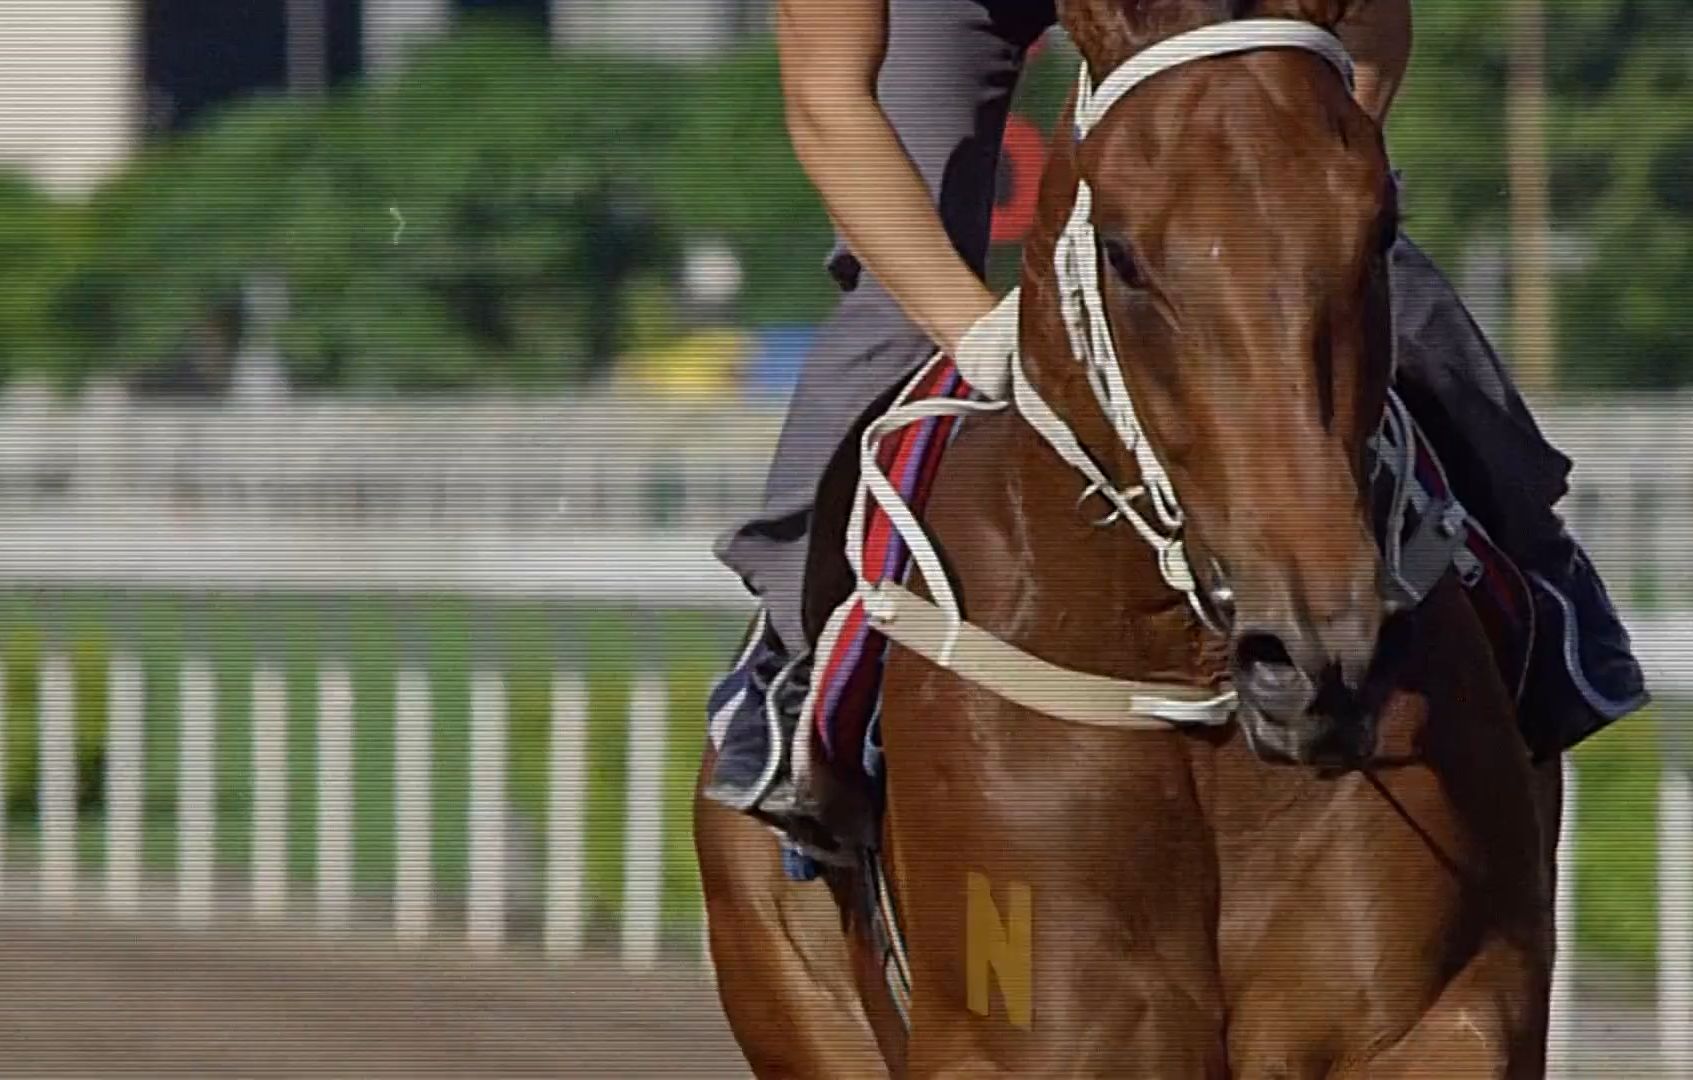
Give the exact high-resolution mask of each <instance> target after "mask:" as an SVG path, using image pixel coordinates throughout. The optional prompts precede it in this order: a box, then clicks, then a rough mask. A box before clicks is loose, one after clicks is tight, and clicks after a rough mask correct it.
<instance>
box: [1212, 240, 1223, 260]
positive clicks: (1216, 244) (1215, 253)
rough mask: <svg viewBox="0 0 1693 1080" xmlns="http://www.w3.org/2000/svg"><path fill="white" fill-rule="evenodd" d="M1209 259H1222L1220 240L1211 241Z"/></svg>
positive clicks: (1221, 243)
mask: <svg viewBox="0 0 1693 1080" xmlns="http://www.w3.org/2000/svg"><path fill="white" fill-rule="evenodd" d="M1211 257H1212V258H1213V259H1220V258H1222V257H1223V242H1222V241H1221V240H1213V241H1212V242H1211Z"/></svg>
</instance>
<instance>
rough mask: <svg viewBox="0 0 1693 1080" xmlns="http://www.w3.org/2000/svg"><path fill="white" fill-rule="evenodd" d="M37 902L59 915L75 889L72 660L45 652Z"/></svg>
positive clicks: (42, 694)
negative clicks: (39, 861) (38, 898)
mask: <svg viewBox="0 0 1693 1080" xmlns="http://www.w3.org/2000/svg"><path fill="white" fill-rule="evenodd" d="M40 717H41V719H40V725H41V728H40V730H41V739H40V741H41V780H40V791H41V902H42V904H43V906H45V907H46V908H48V909H49V910H51V911H56V912H57V911H63V910H66V909H68V908H69V907H70V906H71V904H72V903H73V902H74V898H73V895H72V894H73V893H74V892H75V889H76V707H75V700H74V697H73V694H72V692H71V666H70V661H69V660H68V659H66V657H65V656H64V655H63V654H61V653H57V652H54V653H49V654H48V657H47V661H46V664H45V665H44V666H43V670H42V673H41V706H40Z"/></svg>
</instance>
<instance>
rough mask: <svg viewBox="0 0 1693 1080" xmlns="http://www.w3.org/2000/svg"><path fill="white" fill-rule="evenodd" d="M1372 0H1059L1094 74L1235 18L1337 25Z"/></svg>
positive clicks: (1064, 18) (1072, 36)
mask: <svg viewBox="0 0 1693 1080" xmlns="http://www.w3.org/2000/svg"><path fill="white" fill-rule="evenodd" d="M1368 2H1369V0H1059V3H1058V17H1059V21H1060V22H1061V23H1063V25H1064V29H1065V31H1066V32H1067V33H1068V34H1069V35H1070V40H1072V41H1074V42H1075V43H1076V46H1077V48H1078V49H1079V50H1080V51H1081V53H1082V55H1083V57H1084V58H1086V60H1087V62H1088V65H1089V66H1090V67H1091V68H1093V70H1094V74H1095V76H1096V77H1097V76H1099V75H1102V74H1103V73H1104V72H1105V71H1107V70H1109V69H1111V68H1113V67H1116V66H1117V65H1118V64H1121V63H1122V62H1123V61H1124V60H1127V59H1128V58H1129V57H1131V56H1133V55H1134V54H1135V53H1137V52H1140V51H1141V50H1142V49H1144V48H1146V47H1147V46H1149V45H1154V44H1156V43H1158V42H1160V41H1162V40H1164V39H1165V38H1168V37H1173V36H1175V35H1176V34H1180V33H1184V32H1186V31H1188V30H1193V29H1196V28H1198V27H1201V26H1208V25H1210V24H1211V23H1219V22H1229V21H1231V20H1234V19H1302V20H1304V21H1306V22H1311V23H1316V24H1317V25H1318V26H1324V27H1328V28H1329V29H1331V30H1332V29H1333V28H1334V27H1335V25H1336V24H1338V23H1339V22H1340V20H1341V19H1342V17H1344V16H1345V15H1346V14H1347V12H1348V11H1349V10H1350V9H1351V8H1353V7H1355V6H1357V5H1358V4H1359V3H1368Z"/></svg>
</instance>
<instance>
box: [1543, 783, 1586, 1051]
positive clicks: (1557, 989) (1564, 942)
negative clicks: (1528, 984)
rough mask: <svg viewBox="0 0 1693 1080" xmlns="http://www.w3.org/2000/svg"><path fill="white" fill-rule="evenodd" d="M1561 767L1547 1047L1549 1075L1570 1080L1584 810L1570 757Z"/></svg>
mask: <svg viewBox="0 0 1693 1080" xmlns="http://www.w3.org/2000/svg"><path fill="white" fill-rule="evenodd" d="M1560 768H1562V770H1563V774H1564V805H1563V813H1562V814H1561V815H1560V820H1559V825H1558V856H1557V892H1556V894H1555V895H1554V896H1553V919H1554V925H1555V927H1556V935H1557V936H1556V942H1557V944H1556V949H1557V952H1556V956H1555V958H1554V962H1553V967H1552V1001H1551V1020H1550V1028H1551V1030H1550V1032H1549V1033H1548V1038H1547V1048H1546V1051H1547V1053H1546V1057H1547V1061H1546V1075H1547V1076H1548V1077H1551V1078H1552V1080H1568V1078H1571V1077H1573V1076H1574V1075H1575V1074H1574V1072H1573V1066H1572V1063H1571V1059H1572V1057H1573V1053H1572V1051H1573V1048H1574V1044H1575V1040H1574V1033H1575V975H1576V929H1577V919H1576V855H1577V852H1576V831H1577V830H1576V815H1577V814H1578V813H1579V811H1580V808H1581V803H1580V799H1579V795H1580V783H1579V780H1580V774H1579V772H1578V771H1577V770H1576V767H1575V762H1574V761H1572V760H1571V759H1570V757H1569V756H1568V755H1565V756H1564V758H1563V761H1562V763H1561V765H1560Z"/></svg>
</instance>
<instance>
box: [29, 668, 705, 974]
mask: <svg viewBox="0 0 1693 1080" xmlns="http://www.w3.org/2000/svg"><path fill="white" fill-rule="evenodd" d="M107 685H108V687H109V690H108V700H107V703H106V715H107V717H108V719H107V725H108V726H107V733H106V739H105V746H106V755H107V756H106V767H105V788H104V792H103V800H102V802H103V807H102V814H101V817H102V818H103V822H102V823H101V825H102V828H101V831H102V833H103V836H102V837H101V838H100V839H99V841H98V845H97V846H98V848H99V850H100V851H101V853H102V857H100V858H97V859H96V860H94V864H93V865H92V866H90V865H88V864H87V863H85V862H84V860H83V858H82V856H83V855H84V854H86V852H87V848H88V846H89V845H87V844H86V843H79V821H78V804H79V801H80V800H79V792H78V783H77V779H78V773H79V760H78V750H77V742H76V735H75V732H76V730H77V717H76V716H75V713H74V708H73V693H72V673H71V667H70V665H69V663H68V662H67V660H66V659H65V658H64V657H63V656H62V655H54V656H49V657H47V658H46V659H45V660H44V662H43V665H42V670H41V673H40V682H39V699H38V700H39V739H38V740H37V742H38V746H39V755H40V761H39V769H38V774H37V775H38V778H39V779H38V789H37V790H38V799H39V803H38V811H37V812H38V820H39V823H40V828H39V839H38V841H37V845H38V850H37V851H36V852H35V854H34V857H33V858H30V857H28V856H26V855H23V854H21V853H20V852H19V851H18V850H17V847H18V846H19V845H18V843H17V838H16V837H12V838H11V839H12V844H11V845H10V847H11V851H10V852H9V853H7V854H6V856H5V858H4V859H3V861H4V863H5V865H6V866H7V871H8V876H13V877H16V876H17V875H18V874H19V873H20V872H22V873H23V874H25V875H26V876H27V878H30V879H33V883H34V890H35V892H36V899H37V902H38V903H39V904H40V906H41V907H42V908H43V909H44V910H46V911H49V912H53V913H61V914H64V913H69V912H71V911H73V910H74V909H76V908H77V907H78V906H79V905H83V904H87V903H90V902H91V900H92V901H94V902H97V903H99V904H100V905H102V906H103V907H104V908H105V909H106V910H108V911H109V912H111V913H114V914H119V915H142V914H151V915H161V914H163V915H169V916H170V917H172V918H174V919H175V920H176V921H177V922H179V923H181V924H183V925H185V926H193V927H198V926H205V925H207V924H209V923H211V922H212V921H213V920H214V919H215V918H217V917H220V916H222V917H229V916H236V915H242V914H245V915H247V916H249V917H253V918H257V919H261V920H284V919H285V920H297V919H299V918H301V917H305V918H306V919H308V920H309V921H311V922H314V923H316V924H317V925H319V926H322V927H324V928H326V929H332V930H343V929H347V928H349V927H351V926H353V925H355V924H357V925H359V926H362V927H364V928H366V929H369V928H371V927H372V926H373V925H380V926H382V927H385V928H386V930H387V932H389V933H391V934H392V935H393V936H394V937H395V938H396V939H398V940H399V941H401V942H406V943H415V942H419V941H422V940H424V939H427V938H430V937H434V936H439V935H440V934H442V933H444V932H445V931H443V929H442V928H441V926H440V923H439V920H440V917H441V911H442V909H443V904H444V903H445V900H444V898H443V896H442V895H441V894H440V887H439V883H438V879H437V876H436V874H435V869H434V866H433V862H434V853H435V851H436V846H435V838H434V837H433V835H432V828H431V823H432V821H433V819H434V813H433V807H434V799H433V794H432V791H431V787H432V781H433V776H434V772H435V766H436V764H437V750H436V749H435V748H434V747H433V746H432V745H431V743H432V733H433V731H434V730H435V728H436V723H435V721H436V718H435V716H434V715H433V714H432V708H431V695H430V687H429V685H428V680H427V677H426V676H424V675H423V674H422V673H420V672H418V671H415V670H403V671H401V672H400V673H399V674H398V678H397V679H396V681H395V696H394V701H393V716H394V728H393V750H392V755H391V758H390V759H389V763H390V764H391V768H392V777H393V780H392V783H393V790H392V797H393V803H392V805H393V814H394V820H393V835H394V838H395V845H394V850H393V852H392V856H393V865H394V872H393V875H392V878H391V880H390V881H389V882H388V883H387V885H386V887H385V888H381V889H379V890H378V892H380V893H386V894H387V895H385V896H383V895H376V896H372V895H371V894H370V891H369V890H362V891H361V890H360V889H359V888H357V887H356V886H355V867H354V859H353V841H354V833H355V827H354V820H355V804H354V783H353V776H354V770H355V766H356V765H357V764H361V763H359V762H357V761H356V760H355V758H356V751H355V744H354V738H353V726H354V719H353V691H352V685H351V682H350V679H349V675H348V672H347V669H346V668H345V666H342V665H330V666H325V667H324V668H322V669H321V670H320V671H319V672H318V675H317V686H316V701H317V710H316V712H317V715H316V721H315V726H314V729H313V733H312V741H313V744H314V746H315V751H314V756H315V760H314V762H313V769H312V787H313V790H314V797H313V801H314V802H315V814H314V816H313V820H314V825H313V829H312V832H313V836H314V847H315V856H314V860H313V866H312V872H311V877H312V878H313V879H314V880H313V882H312V889H311V891H310V893H309V894H305V893H302V892H300V891H299V890H298V889H297V888H296V887H295V886H296V885H297V884H298V883H297V882H291V881H290V880H289V860H288V857H287V848H288V843H289V831H290V827H291V823H292V822H293V820H294V819H293V818H291V816H290V808H289V806H288V787H289V785H288V783H287V778H288V775H289V769H288V765H289V754H290V747H289V723H288V716H287V706H286V702H285V697H284V689H283V680H282V677H281V675H280V673H279V672H278V671H276V670H275V669H273V668H269V667H261V668H259V669H258V670H256V671H255V672H254V677H253V679H252V704H251V710H252V711H251V717H252V721H251V732H250V736H251V738H250V746H251V750H250V760H249V762H248V763H247V768H248V770H250V771H249V773H248V777H247V778H248V779H250V783H251V803H250V808H251V813H250V816H249V820H248V821H247V823H246V831H247V834H248V835H247V837H246V839H247V840H248V842H249V844H250V851H251V855H250V857H249V860H248V862H247V865H246V866H245V867H244V868H238V867H237V868H232V867H230V866H228V865H221V864H220V860H219V857H218V856H219V845H218V842H217V837H218V834H219V828H220V822H219V819H218V800H217V791H218V781H219V777H218V775H217V764H218V762H219V761H220V760H227V758H224V757H220V752H219V747H218V746H217V745H216V733H217V732H218V731H219V730H220V728H222V727H223V725H222V724H220V717H219V716H218V715H217V709H216V701H217V694H216V692H215V687H214V680H213V673H212V669H211V668H210V667H209V666H208V664H207V663H206V662H204V661H203V660H199V659H189V660H186V661H185V662H184V664H183V668H182V671H181V675H180V680H179V686H180V693H179V695H178V701H177V702H176V710H175V711H176V715H177V716H178V717H179V720H178V731H177V736H178V738H177V746H178V752H177V753H178V756H177V763H176V764H177V771H176V791H175V807H174V821H173V823H172V828H171V833H172V835H173V837H174V841H175V847H176V858H175V860H174V867H172V868H170V869H168V870H161V869H160V868H157V867H151V868H150V867H148V866H147V865H146V862H145V860H144V859H143V840H144V829H143V824H144V813H143V797H144V796H143V785H142V781H141V777H142V774H143V772H144V766H143V763H142V747H143V742H144V739H143V735H144V732H143V719H142V694H143V685H142V678H141V669H140V667H139V665H138V664H137V663H136V661H135V660H134V659H133V657H129V656H121V655H120V656H116V657H114V658H113V659H112V661H111V665H110V672H109V677H108V683H107ZM551 690H552V694H551V712H550V724H549V732H548V740H547V741H548V744H549V746H550V752H549V754H548V757H547V764H546V773H547V775H546V783H545V789H546V809H545V826H544V829H543V830H541V832H542V835H543V837H544V840H543V843H544V849H543V850H542V851H541V852H538V853H534V854H538V855H539V856H540V861H541V862H542V863H543V864H544V874H543V876H542V882H541V889H540V891H541V893H542V896H541V897H540V903H539V905H538V906H539V909H540V913H541V926H540V929H539V932H538V933H537V934H535V935H533V938H534V940H533V941H532V942H531V944H533V945H535V946H536V947H540V948H543V949H544V950H545V951H547V952H549V953H554V954H559V955H565V956H568V955H572V954H575V953H578V952H580V951H581V950H582V949H583V948H584V947H585V946H586V944H587V927H588V921H589V920H588V903H587V889H586V887H585V880H586V875H587V869H588V860H587V858H586V848H587V843H588V828H587V812H588V789H587V780H588V774H587V769H586V766H585V758H586V756H587V755H586V732H587V725H588V698H587V693H586V690H585V687H584V684H583V681H582V679H581V678H580V677H579V676H577V675H575V674H573V673H569V672H560V673H559V674H558V675H557V676H556V678H555V679H554V681H553V684H552V688H551ZM666 693H667V691H666V687H665V681H664V678H663V677H662V676H645V677H640V678H638V679H636V680H635V683H634V686H633V688H632V693H631V695H630V702H629V709H628V717H627V728H626V735H627V780H626V784H625V795H624V800H623V806H622V807H621V808H620V809H621V811H622V817H623V821H624V835H623V852H624V853H623V867H622V883H621V884H622V898H621V902H620V904H619V905H618V907H619V931H618V935H617V948H618V950H619V951H620V953H621V955H622V957H623V959H624V961H625V963H626V964H627V965H629V966H630V967H634V968H650V967H652V966H654V965H655V964H656V963H657V962H658V960H659V956H660V945H661V938H662V933H661V931H662V929H663V927H662V921H661V917H660V916H661V911H662V907H663V904H664V903H665V902H666V900H667V896H666V885H665V878H666V873H665V870H666V866H665V861H664V860H665V850H666V845H667V844H669V845H670V846H671V847H672V848H674V847H675V840H676V838H675V837H674V836H670V835H668V834H667V831H666V830H667V820H666V814H665V811H666V808H667V806H671V805H673V803H672V800H675V799H678V798H685V797H686V794H687V793H686V792H683V791H680V790H679V789H678V788H677V787H676V786H675V785H673V784H667V783H666V768H667V763H668V761H669V760H670V745H669V739H670V728H669V725H668V723H667V720H668V707H667V704H666ZM470 701H471V713H470V718H469V731H468V736H469V738H468V745H469V767H468V777H469V792H468V795H469V797H468V800H467V815H468V820H467V821H466V823H465V826H466V828H465V852H464V855H465V858H464V863H465V870H466V875H465V883H464V887H463V892H462V897H454V900H453V904H454V906H455V907H458V906H459V905H462V910H463V920H462V926H461V927H459V928H458V929H456V930H455V931H453V932H455V933H457V934H459V935H461V936H462V938H463V940H464V941H465V943H466V944H467V945H468V947H469V948H471V949H472V950H475V951H481V952H487V951H494V950H499V949H501V948H505V947H508V946H511V945H513V942H512V941H511V940H510V939H509V936H510V923H511V920H510V918H509V912H508V900H509V899H510V898H511V896H512V893H513V891H514V884H515V882H514V870H515V867H514V865H513V863H514V860H513V859H512V858H511V854H512V848H513V846H514V844H513V840H514V838H513V835H512V831H511V829H510V824H511V822H510V820H509V817H510V815H511V814H512V813H513V810H512V807H511V802H510V798H509V794H510V793H509V786H508V776H507V761H508V754H509V747H508V742H507V731H508V724H509V714H508V711H507V702H506V687H505V679H504V676H503V675H501V674H498V673H495V672H492V671H487V670H483V671H479V672H477V673H476V674H475V676H474V677H473V685H472V690H471V695H470ZM12 722H14V723H16V722H18V720H17V718H14V719H13V720H12ZM700 738H701V739H702V740H703V738H704V733H703V727H702V728H701V729H700ZM4 743H5V740H0V745H3V744H4ZM363 764H368V763H363ZM0 775H5V771H4V770H0ZM15 794H16V793H15V792H9V791H0V800H3V799H4V798H5V797H6V796H11V795H15ZM676 820H681V821H685V820H686V816H685V814H684V815H681V816H680V817H675V816H673V820H672V824H673V823H674V821H676ZM3 824H4V821H3V819H0V826H3ZM6 832H7V830H6V829H5V828H4V827H0V852H6V847H7V845H6V843H5V841H6V840H7V839H8V837H7V835H6ZM690 865H691V864H690ZM672 869H673V870H674V869H675V868H672ZM232 870H234V871H236V873H235V875H234V877H233V878H232V877H231V873H230V872H231V871H232ZM19 891H20V890H19V888H18V882H17V881H16V880H14V881H10V882H6V883H5V887H4V893H5V894H6V895H7V896H8V897H9V898H13V902H16V900H15V898H16V897H17V895H18V893H19ZM95 898H97V900H96V899H95ZM668 900H669V901H670V902H671V903H676V902H678V901H679V900H680V901H683V902H685V903H687V904H689V905H692V906H694V907H696V908H697V905H698V896H697V889H696V888H694V887H693V886H691V885H690V887H689V888H688V890H687V892H686V895H685V896H682V897H676V896H671V897H668ZM694 919H695V920H696V921H697V919H698V916H697V914H696V915H695V916H694ZM455 921H456V920H455ZM695 943H696V945H697V943H698V939H697V938H696V939H695ZM684 952H685V958H686V959H688V960H699V959H701V958H702V956H703V949H700V948H697V947H696V948H690V949H687V950H684Z"/></svg>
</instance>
